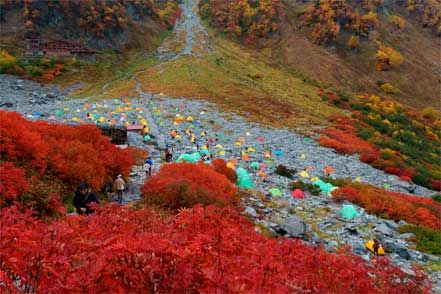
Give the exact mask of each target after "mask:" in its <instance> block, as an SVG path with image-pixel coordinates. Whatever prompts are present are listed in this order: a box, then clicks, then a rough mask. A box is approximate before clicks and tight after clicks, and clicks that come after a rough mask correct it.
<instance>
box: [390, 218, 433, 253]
mask: <svg viewBox="0 0 441 294" xmlns="http://www.w3.org/2000/svg"><path fill="white" fill-rule="evenodd" d="M398 232H400V233H401V234H403V233H413V234H415V237H416V241H415V242H416V245H417V250H419V251H423V252H426V253H429V254H436V255H441V247H440V246H439V244H441V235H440V232H439V231H435V230H431V229H428V228H425V227H420V226H412V225H404V226H400V227H399V228H398Z"/></svg>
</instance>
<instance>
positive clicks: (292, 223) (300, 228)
mask: <svg viewBox="0 0 441 294" xmlns="http://www.w3.org/2000/svg"><path fill="white" fill-rule="evenodd" d="M281 229H282V230H284V231H285V232H286V233H288V234H289V235H290V236H292V237H297V238H302V237H304V236H305V233H306V223H305V221H304V220H303V219H302V218H300V217H297V216H288V217H287V218H286V219H285V220H284V222H283V223H282V225H281Z"/></svg>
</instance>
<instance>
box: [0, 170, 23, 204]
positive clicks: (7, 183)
mask: <svg viewBox="0 0 441 294" xmlns="http://www.w3.org/2000/svg"><path fill="white" fill-rule="evenodd" d="M27 191H29V185H28V182H27V181H26V177H25V171H24V170H23V169H22V168H18V167H15V166H14V164H13V163H11V162H5V163H3V164H2V165H0V196H1V197H0V206H1V207H3V206H6V205H9V204H11V203H12V201H14V200H15V199H16V197H17V196H19V195H22V194H23V193H26V192H27Z"/></svg>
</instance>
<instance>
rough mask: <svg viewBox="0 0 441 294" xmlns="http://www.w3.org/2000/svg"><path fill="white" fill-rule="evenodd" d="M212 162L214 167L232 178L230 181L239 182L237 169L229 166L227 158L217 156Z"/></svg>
mask: <svg viewBox="0 0 441 294" xmlns="http://www.w3.org/2000/svg"><path fill="white" fill-rule="evenodd" d="M211 164H212V165H213V167H214V170H215V171H216V172H218V173H220V174H222V175H224V176H226V177H227V179H229V180H230V182H232V183H233V184H235V183H236V182H237V174H236V171H235V170H234V169H232V168H229V167H228V166H227V163H226V162H225V160H223V159H221V158H217V159H215V160H213V161H211Z"/></svg>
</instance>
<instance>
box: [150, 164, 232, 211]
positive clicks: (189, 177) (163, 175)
mask: <svg viewBox="0 0 441 294" xmlns="http://www.w3.org/2000/svg"><path fill="white" fill-rule="evenodd" d="M218 166H219V164H218ZM142 193H143V202H144V203H147V204H156V205H159V206H161V207H165V208H169V209H172V210H177V209H179V208H182V207H192V206H194V205H196V204H198V203H202V204H205V205H208V204H216V205H219V206H226V205H233V204H235V203H237V202H238V200H239V199H238V191H237V188H236V186H234V185H233V183H232V182H231V181H230V180H229V179H228V178H227V177H226V176H225V175H223V174H221V173H218V172H216V170H215V169H214V168H213V167H212V166H210V165H207V164H205V163H197V164H193V163H185V162H183V163H171V164H166V165H163V166H162V167H161V170H160V171H159V173H158V174H156V175H155V176H153V177H152V178H150V179H148V180H147V181H146V182H145V184H144V186H143V187H142Z"/></svg>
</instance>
